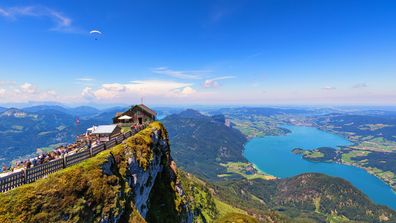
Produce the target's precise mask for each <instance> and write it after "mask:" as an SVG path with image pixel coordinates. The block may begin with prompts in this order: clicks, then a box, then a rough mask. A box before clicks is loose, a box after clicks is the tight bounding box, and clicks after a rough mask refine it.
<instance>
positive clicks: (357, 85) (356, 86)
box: [352, 83, 368, 88]
mask: <svg viewBox="0 0 396 223" xmlns="http://www.w3.org/2000/svg"><path fill="white" fill-rule="evenodd" d="M366 87H368V85H367V84H366V83H358V84H355V85H353V86H352V88H366Z"/></svg>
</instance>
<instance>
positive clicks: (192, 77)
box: [153, 67, 208, 80]
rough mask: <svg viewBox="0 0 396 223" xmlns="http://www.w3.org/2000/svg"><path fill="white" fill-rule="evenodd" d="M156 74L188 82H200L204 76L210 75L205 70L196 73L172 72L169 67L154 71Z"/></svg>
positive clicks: (158, 68)
mask: <svg viewBox="0 0 396 223" xmlns="http://www.w3.org/2000/svg"><path fill="white" fill-rule="evenodd" d="M153 72H154V73H157V74H164V75H167V76H170V77H174V78H179V79H187V80H199V79H201V78H202V75H203V74H206V73H208V71H205V70H195V71H178V70H171V69H169V68H167V67H157V68H154V69H153Z"/></svg>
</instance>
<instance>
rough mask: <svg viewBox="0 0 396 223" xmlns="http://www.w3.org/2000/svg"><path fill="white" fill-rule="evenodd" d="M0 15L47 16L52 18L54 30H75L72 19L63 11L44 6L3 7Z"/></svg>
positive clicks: (7, 16) (14, 16)
mask: <svg viewBox="0 0 396 223" xmlns="http://www.w3.org/2000/svg"><path fill="white" fill-rule="evenodd" d="M0 16H2V17H6V18H9V19H13V20H16V19H17V18H18V17H22V16H25V17H46V18H49V19H51V20H52V21H53V22H54V23H55V26H54V27H53V28H52V30H55V31H66V32H70V31H75V29H74V28H73V27H72V20H71V19H70V18H68V17H66V16H64V15H63V14H62V13H61V12H59V11H56V10H53V9H50V8H47V7H43V6H23V7H10V8H1V7H0Z"/></svg>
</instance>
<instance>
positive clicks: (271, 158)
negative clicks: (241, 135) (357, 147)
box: [244, 126, 396, 210]
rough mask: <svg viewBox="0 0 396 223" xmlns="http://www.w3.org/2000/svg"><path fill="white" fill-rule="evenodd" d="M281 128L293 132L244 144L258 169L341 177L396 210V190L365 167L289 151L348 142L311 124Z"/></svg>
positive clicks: (380, 202) (280, 172)
mask: <svg viewBox="0 0 396 223" xmlns="http://www.w3.org/2000/svg"><path fill="white" fill-rule="evenodd" d="M284 127H286V128H287V129H289V130H291V131H292V132H291V133H290V134H287V135H285V136H267V137H263V138H254V139H252V140H250V141H249V142H248V143H247V144H246V146H245V151H244V155H245V157H246V158H247V159H248V160H249V161H250V162H252V163H254V164H255V165H256V166H257V167H258V168H259V169H260V170H263V171H264V172H266V173H269V174H272V175H274V176H277V177H280V178H284V177H290V176H295V175H298V174H301V173H307V172H316V173H324V174H327V175H331V176H337V177H341V178H344V179H346V180H348V181H349V182H351V183H352V184H353V185H354V186H355V187H357V188H358V189H360V190H361V191H363V192H364V193H365V194H366V195H367V196H368V197H369V198H370V199H371V200H372V201H374V202H375V203H377V204H383V205H387V206H389V207H391V208H392V209H394V210H396V193H394V192H393V191H392V189H391V187H389V186H388V185H386V184H385V183H384V182H382V181H381V180H380V179H378V178H377V177H375V176H373V175H370V174H368V173H367V172H366V171H365V170H363V169H360V168H357V167H353V166H347V165H342V164H337V163H319V162H309V161H307V160H304V159H302V158H301V156H300V155H295V154H293V153H292V152H291V150H292V149H294V148H303V149H315V148H318V147H322V146H327V147H334V148H336V147H337V146H345V145H350V144H351V142H350V141H348V140H346V139H345V138H343V137H340V136H338V135H334V134H331V133H328V132H324V131H321V130H319V129H316V128H312V127H302V126H284Z"/></svg>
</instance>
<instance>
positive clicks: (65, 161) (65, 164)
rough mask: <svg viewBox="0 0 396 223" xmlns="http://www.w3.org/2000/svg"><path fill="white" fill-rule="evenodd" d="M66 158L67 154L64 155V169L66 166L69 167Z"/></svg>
mask: <svg viewBox="0 0 396 223" xmlns="http://www.w3.org/2000/svg"><path fill="white" fill-rule="evenodd" d="M66 156H67V154H66V153H65V154H64V155H63V169H65V168H66V166H67V160H66Z"/></svg>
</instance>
